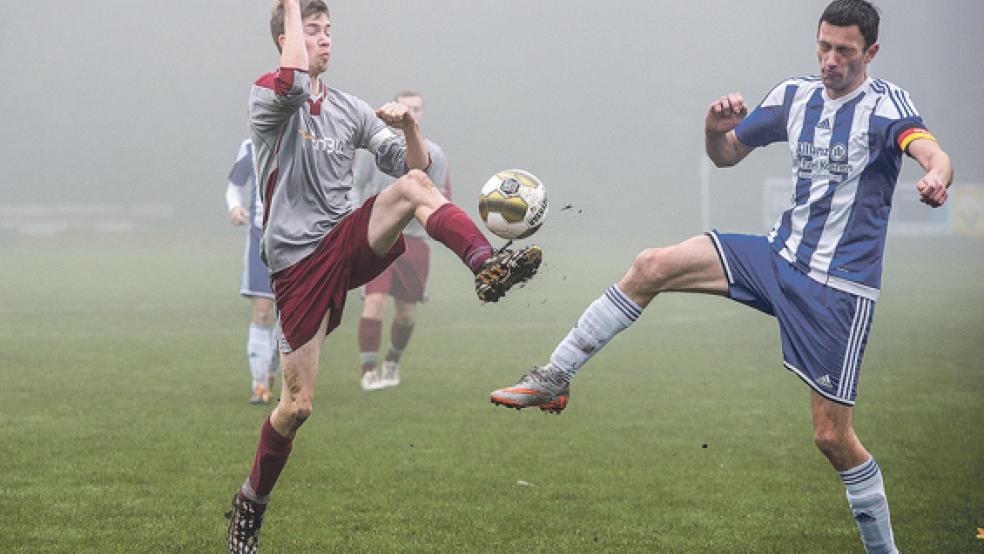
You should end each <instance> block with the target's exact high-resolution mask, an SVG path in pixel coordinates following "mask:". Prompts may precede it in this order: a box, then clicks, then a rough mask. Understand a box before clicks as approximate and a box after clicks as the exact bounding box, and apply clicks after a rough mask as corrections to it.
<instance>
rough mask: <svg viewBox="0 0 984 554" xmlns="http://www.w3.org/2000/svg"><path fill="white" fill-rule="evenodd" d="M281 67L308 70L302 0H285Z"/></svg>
mask: <svg viewBox="0 0 984 554" xmlns="http://www.w3.org/2000/svg"><path fill="white" fill-rule="evenodd" d="M280 67H290V68H294V69H303V70H304V71H307V70H308V53H307V46H305V44H304V21H303V19H302V18H301V2H300V0H284V41H283V46H282V51H281V53H280Z"/></svg>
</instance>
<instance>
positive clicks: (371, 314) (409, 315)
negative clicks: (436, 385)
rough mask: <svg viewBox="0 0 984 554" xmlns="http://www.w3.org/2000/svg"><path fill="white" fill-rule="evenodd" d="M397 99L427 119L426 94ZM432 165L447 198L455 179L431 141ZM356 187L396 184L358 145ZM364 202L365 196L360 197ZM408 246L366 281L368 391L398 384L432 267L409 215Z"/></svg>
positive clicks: (362, 353)
mask: <svg viewBox="0 0 984 554" xmlns="http://www.w3.org/2000/svg"><path fill="white" fill-rule="evenodd" d="M394 100H395V101H397V102H399V103H401V104H403V105H405V106H407V107H408V108H410V112H411V113H413V115H414V117H415V118H416V119H417V121H418V122H420V121H423V119H424V98H423V97H422V96H421V95H420V93H419V92H416V91H413V90H403V91H400V92H399V93H398V94H397V95H396V97H395V98H394ZM427 151H428V152H430V157H431V159H430V167H428V168H427V177H429V178H430V180H431V182H433V183H434V185H435V186H436V187H437V188H438V189H439V190H440V191H441V194H443V195H444V196H445V197H446V198H448V199H450V198H451V179H450V176H449V174H448V160H447V157H446V156H445V155H444V151H443V150H442V149H441V147H440V146H438V145H437V144H435V143H433V142H431V141H430V140H428V141H427ZM353 175H354V177H353V180H354V186H355V188H354V189H353V192H356V193H358V196H359V198H360V199H362V198H369V197H371V196H373V195H375V194H379V193H380V192H382V191H383V190H384V189H385V188H386V187H388V186H390V185H391V184H393V181H394V179H393V177H390V176H389V175H387V174H385V173H383V172H382V171H380V170H379V169H378V168H377V167H376V160H375V158H374V157H373V156H372V154H370V153H369V152H367V151H365V150H359V151H358V154H357V156H356V158H355V167H354V170H353ZM357 203H358V204H361V201H359V202H357ZM403 240H404V242H405V243H406V251H405V252H404V253H403V255H401V256H400V257H399V258H397V259H396V261H394V262H393V264H392V265H390V266H389V267H387V268H386V271H384V272H382V273H381V274H379V276H377V277H376V278H375V279H373V280H372V281H369V282H368V283H367V284H366V286H365V303H364V304H363V306H362V316H361V317H360V318H359V326H358V332H357V335H358V344H359V357H360V359H361V362H362V368H361V369H362V378H361V380H360V382H361V385H362V389H363V390H367V391H372V390H380V389H384V388H387V387H395V386H397V385H399V384H400V365H399V364H400V356H401V354H402V353H403V350H404V349H406V347H407V344H409V342H410V335H411V334H412V332H413V328H414V326H415V324H416V320H417V317H416V316H417V304H418V303H420V302H424V301H425V296H426V288H427V274H428V273H429V270H430V247H429V246H428V245H427V231H425V230H424V227H423V226H422V225H421V224H420V223H419V222H417V221H411V222H410V225H407V227H406V229H404V230H403ZM387 297H392V298H393V312H394V313H393V321H392V323H391V325H390V328H389V339H390V340H389V342H390V345H389V348H388V349H387V350H386V356H385V358H384V359H383V364H382V368H381V370H380V368H379V364H378V359H379V345H380V342H381V340H380V339H381V335H382V329H383V316H384V312H385V310H386V299H387Z"/></svg>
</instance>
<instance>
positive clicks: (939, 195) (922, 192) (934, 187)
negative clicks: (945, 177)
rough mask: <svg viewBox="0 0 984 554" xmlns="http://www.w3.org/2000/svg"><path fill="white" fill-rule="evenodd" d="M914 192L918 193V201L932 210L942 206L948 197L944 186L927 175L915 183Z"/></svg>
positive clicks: (933, 177)
mask: <svg viewBox="0 0 984 554" xmlns="http://www.w3.org/2000/svg"><path fill="white" fill-rule="evenodd" d="M916 190H917V191H919V201H920V202H922V203H923V204H926V205H927V206H930V207H933V208H939V207H940V206H942V205H943V204H944V203H945V202H946V199H947V197H948V196H949V193H948V192H947V190H946V184H944V183H943V181H941V180H940V179H938V178H937V177H936V176H935V175H932V174H929V173H927V174H926V175H925V176H924V177H923V178H922V179H919V182H918V183H916Z"/></svg>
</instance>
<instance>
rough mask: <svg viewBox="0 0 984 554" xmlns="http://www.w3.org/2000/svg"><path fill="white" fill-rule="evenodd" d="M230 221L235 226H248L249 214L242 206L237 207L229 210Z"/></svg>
mask: <svg viewBox="0 0 984 554" xmlns="http://www.w3.org/2000/svg"><path fill="white" fill-rule="evenodd" d="M229 220H230V221H232V224H233V225H246V222H248V221H249V212H248V211H246V208H244V207H242V206H236V207H234V208H233V209H231V210H229Z"/></svg>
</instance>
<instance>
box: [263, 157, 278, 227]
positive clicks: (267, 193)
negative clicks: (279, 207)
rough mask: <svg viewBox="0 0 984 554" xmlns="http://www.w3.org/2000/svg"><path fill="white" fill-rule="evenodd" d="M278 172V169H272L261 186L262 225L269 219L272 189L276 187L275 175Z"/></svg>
mask: <svg viewBox="0 0 984 554" xmlns="http://www.w3.org/2000/svg"><path fill="white" fill-rule="evenodd" d="M278 174H280V169H279V168H278V169H274V170H273V171H271V172H270V178H269V179H267V182H266V186H265V187H263V226H264V227H266V224H267V221H268V220H269V219H270V202H271V201H272V200H273V190H274V189H275V188H277V175H278Z"/></svg>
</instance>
